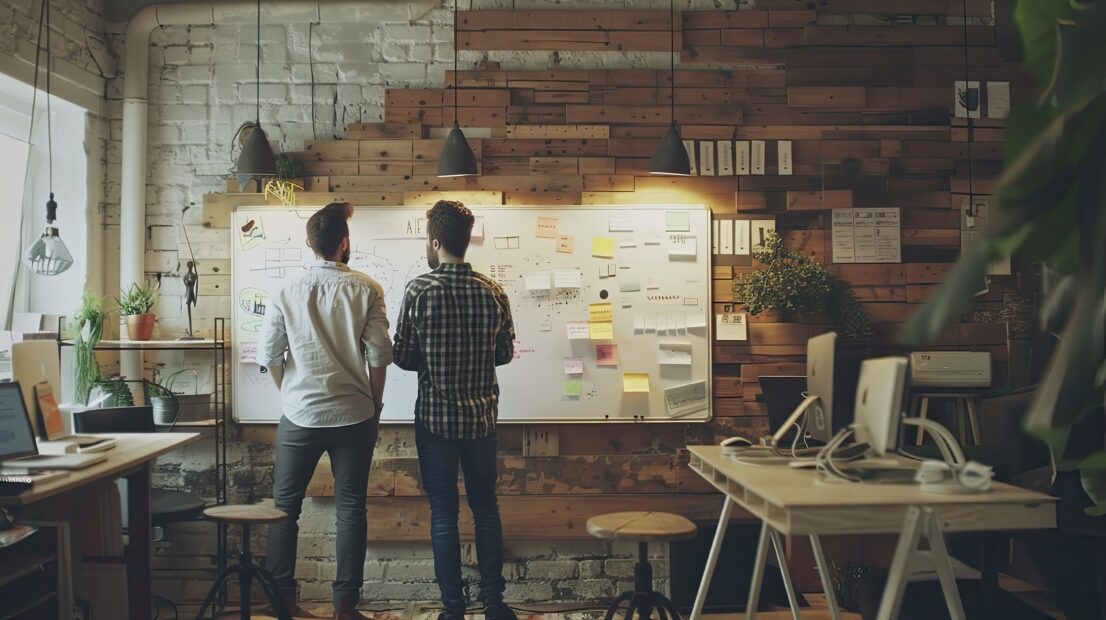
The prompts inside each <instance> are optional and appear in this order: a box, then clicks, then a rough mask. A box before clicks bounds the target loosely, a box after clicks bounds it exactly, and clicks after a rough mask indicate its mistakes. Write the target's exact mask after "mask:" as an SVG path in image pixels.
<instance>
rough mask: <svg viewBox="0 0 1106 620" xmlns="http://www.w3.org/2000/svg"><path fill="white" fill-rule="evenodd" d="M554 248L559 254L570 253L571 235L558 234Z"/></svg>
mask: <svg viewBox="0 0 1106 620" xmlns="http://www.w3.org/2000/svg"><path fill="white" fill-rule="evenodd" d="M556 249H557V251H558V252H560V253H561V254H572V236H571V235H558V236H557V248H556Z"/></svg>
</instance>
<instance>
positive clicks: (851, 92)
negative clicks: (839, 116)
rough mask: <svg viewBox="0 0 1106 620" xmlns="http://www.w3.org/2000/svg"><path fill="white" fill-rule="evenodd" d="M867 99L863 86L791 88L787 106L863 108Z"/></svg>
mask: <svg viewBox="0 0 1106 620" xmlns="http://www.w3.org/2000/svg"><path fill="white" fill-rule="evenodd" d="M866 98H867V89H866V88H865V87H863V86H835V87H822V86H789V87H788V88H787V105H789V106H791V107H793V108H862V107H864V105H865V101H866Z"/></svg>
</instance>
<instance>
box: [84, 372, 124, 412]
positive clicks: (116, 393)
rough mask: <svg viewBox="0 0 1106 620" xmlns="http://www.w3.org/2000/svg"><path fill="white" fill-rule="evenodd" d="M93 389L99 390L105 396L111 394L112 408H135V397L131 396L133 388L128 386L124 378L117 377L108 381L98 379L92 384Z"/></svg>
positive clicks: (107, 379)
mask: <svg viewBox="0 0 1106 620" xmlns="http://www.w3.org/2000/svg"><path fill="white" fill-rule="evenodd" d="M92 385H93V387H95V388H97V389H99V390H100V391H101V392H103V393H104V394H110V395H111V398H110V399H108V400H109V401H110V406H112V407H133V406H134V395H133V394H131V388H130V387H128V386H127V383H126V381H123V378H122V377H120V376H118V375H116V376H114V377H109V378H106V379H97V380H96V381H93V382H92Z"/></svg>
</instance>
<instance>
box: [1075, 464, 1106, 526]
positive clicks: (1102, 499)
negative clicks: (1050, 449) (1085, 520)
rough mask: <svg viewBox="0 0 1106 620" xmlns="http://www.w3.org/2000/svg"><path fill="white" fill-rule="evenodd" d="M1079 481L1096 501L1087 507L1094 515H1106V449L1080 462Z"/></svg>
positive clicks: (1089, 512) (1088, 512) (1090, 513)
mask: <svg viewBox="0 0 1106 620" xmlns="http://www.w3.org/2000/svg"><path fill="white" fill-rule="evenodd" d="M1079 481H1080V483H1081V484H1082V486H1083V490H1084V491H1086V493H1087V497H1090V498H1091V501H1093V502H1094V503H1095V505H1094V506H1092V507H1090V508H1088V509H1087V511H1086V512H1087V514H1089V515H1091V516H1092V517H1101V516H1106V450H1099V451H1098V452H1095V453H1094V454H1091V455H1090V456H1088V457H1087V458H1085V459H1083V461H1082V462H1081V463H1079Z"/></svg>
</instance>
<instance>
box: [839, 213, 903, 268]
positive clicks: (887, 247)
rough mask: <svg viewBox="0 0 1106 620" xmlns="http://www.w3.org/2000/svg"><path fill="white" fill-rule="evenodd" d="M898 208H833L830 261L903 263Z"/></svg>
mask: <svg viewBox="0 0 1106 620" xmlns="http://www.w3.org/2000/svg"><path fill="white" fill-rule="evenodd" d="M899 221H900V214H899V209H898V208H894V207H891V208H869V209H833V216H832V224H831V231H832V235H833V262H835V263H898V262H902V235H901V229H900V224H899Z"/></svg>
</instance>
